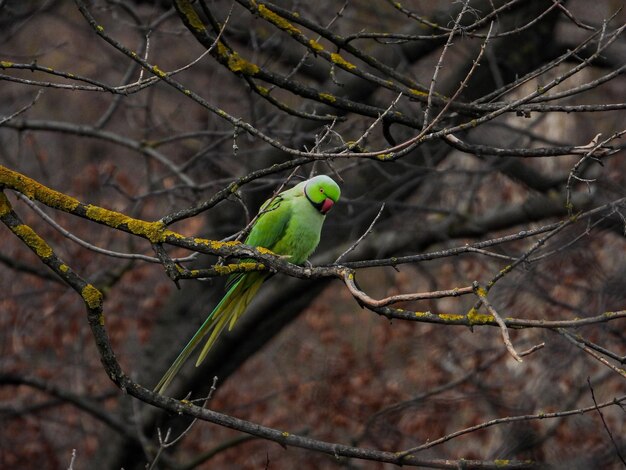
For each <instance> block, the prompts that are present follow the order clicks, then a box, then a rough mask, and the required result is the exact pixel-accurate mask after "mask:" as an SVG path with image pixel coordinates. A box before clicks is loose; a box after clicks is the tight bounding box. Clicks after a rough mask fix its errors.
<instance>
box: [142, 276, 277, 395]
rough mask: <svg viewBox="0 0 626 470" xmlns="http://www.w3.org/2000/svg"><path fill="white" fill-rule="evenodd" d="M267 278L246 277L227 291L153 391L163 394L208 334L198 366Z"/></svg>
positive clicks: (244, 309)
mask: <svg viewBox="0 0 626 470" xmlns="http://www.w3.org/2000/svg"><path fill="white" fill-rule="evenodd" d="M266 277H267V275H266V274H265V273H250V274H246V275H245V276H243V277H242V278H241V279H240V280H238V281H237V282H236V283H235V284H234V285H233V286H232V287H231V288H230V289H229V290H228V292H226V295H224V298H222V300H221V301H220V303H219V304H217V307H215V309H213V311H212V312H211V314H210V315H209V316H208V317H207V319H206V320H205V321H204V323H203V324H202V326H201V327H200V329H199V330H198V331H196V334H194V335H193V337H192V338H191V340H190V341H189V342H188V343H187V346H185V348H184V349H183V350H182V351H181V352H180V354H179V355H178V357H177V358H176V360H175V361H174V363H173V364H172V365H171V366H170V368H169V369H168V370H167V372H166V373H165V375H164V376H163V377H162V378H161V380H160V381H159V383H158V384H157V386H156V387H155V388H154V391H155V392H158V393H163V392H164V391H165V389H166V388H167V387H168V386H169V384H170V382H171V381H172V379H174V377H175V376H176V374H178V371H179V370H180V368H181V367H182V366H183V364H184V363H185V361H186V360H187V358H189V356H190V355H191V353H192V352H193V350H194V349H195V348H196V346H198V344H199V343H200V342H201V341H202V339H203V338H204V337H205V336H207V335H209V339H208V340H207V342H206V344H205V345H204V347H203V348H202V352H200V356H199V357H198V360H197V361H196V367H197V366H199V365H200V363H201V362H202V361H203V360H204V359H205V358H206V356H207V354H208V353H209V351H210V349H211V347H212V346H213V344H214V343H215V341H216V340H217V338H218V336H219V334H220V333H221V332H222V330H223V329H224V327H226V325H228V329H229V330H231V329H232V328H233V326H234V325H235V323H236V322H237V320H238V319H239V317H241V315H242V314H243V312H245V311H246V308H247V307H248V305H249V304H250V301H251V300H252V298H253V297H254V296H255V294H256V293H257V291H258V290H259V288H260V287H261V285H262V284H263V281H264V280H265V278H266Z"/></svg>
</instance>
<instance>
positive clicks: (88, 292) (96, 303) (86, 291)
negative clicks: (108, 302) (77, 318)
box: [80, 284, 102, 309]
mask: <svg viewBox="0 0 626 470" xmlns="http://www.w3.org/2000/svg"><path fill="white" fill-rule="evenodd" d="M80 295H81V297H82V298H83V300H84V301H85V303H86V304H87V306H88V307H89V308H91V309H95V308H98V307H100V306H102V293H101V292H100V291H99V290H98V289H96V288H95V287H94V286H93V285H91V284H87V285H86V286H85V287H83V290H82V291H81V293H80Z"/></svg>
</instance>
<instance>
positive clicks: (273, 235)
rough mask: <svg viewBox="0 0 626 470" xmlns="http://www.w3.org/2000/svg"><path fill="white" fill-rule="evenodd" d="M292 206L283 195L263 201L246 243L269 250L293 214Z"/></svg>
mask: <svg viewBox="0 0 626 470" xmlns="http://www.w3.org/2000/svg"><path fill="white" fill-rule="evenodd" d="M292 208H293V205H292V204H291V199H289V198H285V197H283V196H277V197H275V198H274V200H269V201H267V202H265V204H263V206H262V207H261V215H260V216H259V218H258V219H257V221H256V222H255V223H254V226H253V227H252V230H251V231H250V235H248V238H246V245H251V246H261V247H263V248H267V249H268V250H271V249H272V247H273V246H274V245H276V243H277V242H278V240H280V239H281V238H282V237H283V236H284V234H285V230H286V228H287V224H288V222H289V219H290V218H291V216H292V215H293V214H292ZM277 254H280V253H277Z"/></svg>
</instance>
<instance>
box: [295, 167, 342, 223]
mask: <svg viewBox="0 0 626 470" xmlns="http://www.w3.org/2000/svg"><path fill="white" fill-rule="evenodd" d="M304 195H305V196H306V198H307V199H308V200H309V202H310V203H311V204H313V206H314V207H315V208H316V209H317V210H318V211H320V212H321V213H322V214H323V215H326V213H327V212H328V211H329V210H331V209H332V208H333V206H334V205H335V203H336V202H337V201H338V200H339V196H341V190H340V189H339V186H338V185H337V183H335V181H334V180H333V179H332V178H331V177H329V176H326V175H319V176H315V177H313V178H311V179H310V180H308V181H307V182H306V184H305V186H304Z"/></svg>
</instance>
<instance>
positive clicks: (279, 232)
mask: <svg viewBox="0 0 626 470" xmlns="http://www.w3.org/2000/svg"><path fill="white" fill-rule="evenodd" d="M260 213H261V215H260V216H259V218H258V219H257V220H256V222H255V223H254V225H253V226H252V230H251V231H250V234H249V235H248V237H247V238H246V241H245V242H244V243H245V244H246V245H250V246H260V247H262V248H267V249H268V250H271V249H272V247H273V246H274V245H276V243H277V242H278V241H279V240H280V239H281V238H282V237H283V236H284V235H285V231H286V229H287V224H288V222H289V219H290V217H291V216H292V204H291V201H290V199H288V198H284V197H282V196H276V197H275V198H274V199H269V200H267V201H265V203H263V205H262V206H261V209H260ZM277 254H278V253H277ZM241 261H242V262H246V261H252V262H254V260H253V259H243V260H241ZM244 276H245V273H239V274H233V275H232V276H230V277H229V278H228V281H226V290H227V291H228V290H229V289H230V288H231V287H232V286H234V285H235V284H236V283H237V281H239V280H240V279H241V278H242V277H244Z"/></svg>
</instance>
